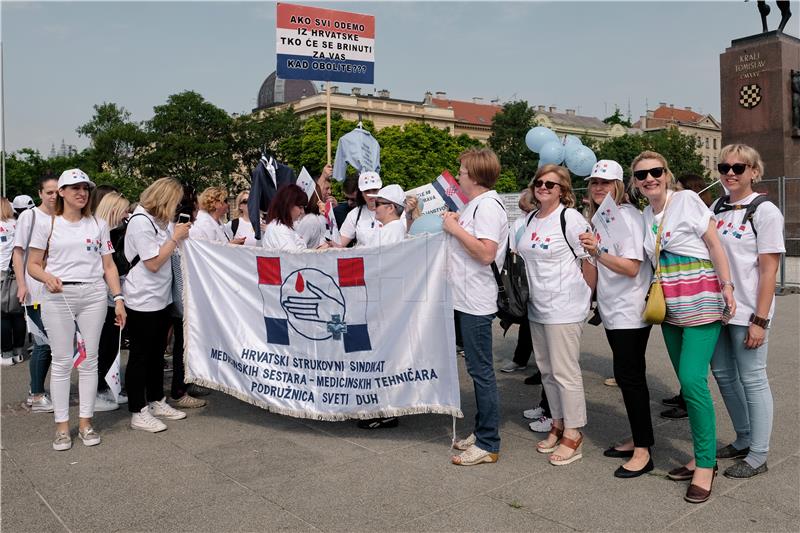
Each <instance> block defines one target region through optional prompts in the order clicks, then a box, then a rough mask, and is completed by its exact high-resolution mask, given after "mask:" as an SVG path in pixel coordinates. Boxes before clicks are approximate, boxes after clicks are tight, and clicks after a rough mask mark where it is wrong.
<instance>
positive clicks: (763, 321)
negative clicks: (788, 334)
mask: <svg viewBox="0 0 800 533" xmlns="http://www.w3.org/2000/svg"><path fill="white" fill-rule="evenodd" d="M750 323H751V324H755V325H756V326H758V327H760V328H764V329H767V328H768V327H769V319H768V318H761V317H760V316H756V314H755V313H752V314H751V315H750Z"/></svg>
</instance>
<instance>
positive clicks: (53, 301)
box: [28, 168, 126, 451]
mask: <svg viewBox="0 0 800 533" xmlns="http://www.w3.org/2000/svg"><path fill="white" fill-rule="evenodd" d="M91 188H94V183H93V182H92V181H91V180H89V176H87V175H86V174H85V173H84V172H83V171H81V170H80V169H77V168H75V169H71V170H66V171H64V172H63V173H62V174H61V177H59V179H58V197H57V198H56V206H55V213H54V215H53V216H52V217H51V219H50V223H49V224H36V226H35V227H34V229H33V235H32V236H31V242H30V253H29V256H28V271H29V272H30V275H31V276H32V277H33V278H34V279H36V280H38V281H40V282H42V283H43V284H44V285H45V288H46V292H45V293H44V295H43V302H42V321H43V322H44V327H45V329H46V330H47V337H48V339H49V340H50V349H51V350H52V358H53V359H52V364H51V366H50V393H51V394H52V398H53V408H54V412H55V422H56V436H55V440H53V449H54V450H57V451H63V450H68V449H70V448H71V447H72V438H71V437H70V432H69V388H70V374H71V373H72V367H73V354H74V353H75V347H74V345H73V341H74V340H75V336H76V334H77V331H80V334H81V335H82V336H83V346H81V344H80V343H79V344H78V352H79V353H80V354H81V357H83V356H84V354H85V359H84V360H83V361H81V362H79V363H78V391H79V397H80V412H79V417H80V418H79V422H78V436H79V437H80V439H81V440H82V441H83V444H84V445H86V446H95V445H97V444H100V435H99V434H98V433H97V432H96V431H95V430H94V428H93V427H92V417H93V416H94V402H95V397H96V394H97V351H98V345H99V342H100V332H101V330H102V329H103V322H104V321H105V317H106V285H108V288H109V289H111V293H112V294H113V295H114V314H115V317H116V324H117V327H120V328H122V327H124V326H125V320H126V310H125V306H124V298H123V297H122V291H121V290H120V284H119V274H118V273H117V267H116V265H114V261H113V260H112V258H111V254H112V253H113V252H114V249H113V248H112V246H111V238H110V236H109V230H108V225H107V224H106V222H105V221H104V220H102V219H98V218H96V217H93V216H92V215H91V212H90V206H89V191H90V189H91ZM104 279H105V283H104V282H103V280H104ZM76 328H77V330H76ZM81 348H83V350H81Z"/></svg>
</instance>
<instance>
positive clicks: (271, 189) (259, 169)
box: [247, 156, 296, 239]
mask: <svg viewBox="0 0 800 533" xmlns="http://www.w3.org/2000/svg"><path fill="white" fill-rule="evenodd" d="M270 162H272V164H273V165H275V182H276V183H273V181H272V176H270V174H269V171H268V170H267V165H269V163H270ZM250 179H251V182H250V197H249V198H248V201H247V214H248V215H250V223H251V224H252V225H253V231H254V232H255V238H256V239H260V238H261V211H264V212H267V211H269V204H270V203H271V202H272V199H273V198H274V197H275V194H277V192H278V189H279V188H281V187H283V186H284V185H289V184H290V183H294V182H295V179H296V178H295V175H294V170H292V169H291V168H289V167H288V166H286V165H284V164H283V163H281V162H280V161H278V160H276V159H274V158H272V157H268V156H262V157H261V159H260V160H259V162H258V165H256V168H254V169H253V172H252V173H251V174H250ZM276 185H277V186H276Z"/></svg>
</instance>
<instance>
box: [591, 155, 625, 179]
mask: <svg viewBox="0 0 800 533" xmlns="http://www.w3.org/2000/svg"><path fill="white" fill-rule="evenodd" d="M591 178H600V179H601V180H617V181H623V180H622V167H621V166H620V164H619V163H617V162H616V161H613V160H611V159H601V160H600V161H598V162H597V163H595V164H594V167H592V172H591V173H590V174H589V175H588V176H587V177H586V179H584V181H588V180H589V179H591Z"/></svg>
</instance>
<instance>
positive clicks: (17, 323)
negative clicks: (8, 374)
mask: <svg viewBox="0 0 800 533" xmlns="http://www.w3.org/2000/svg"><path fill="white" fill-rule="evenodd" d="M16 226H17V221H16V219H15V218H14V208H13V207H12V206H11V202H9V201H8V198H5V197H0V276H2V280H3V294H2V298H3V307H4V308H5V306H6V305H8V306H9V307H11V306H12V304H17V303H18V301H19V300H18V298H17V291H15V290H12V288H13V285H12V283H11V282H10V281H11V279H12V278H13V277H14V270H13V268H12V266H11V255H12V252H13V250H14V235H15V231H16ZM23 283H24V282H23ZM15 307H16V308H17V310H18V312H14V313H11V312H8V309H7V308H6V309H4V310H3V313H2V316H0V321H1V322H2V331H3V334H2V343H3V355H2V360H1V361H2V366H11V365H13V364H16V363H21V362H22V360H23V356H24V354H25V348H24V345H25V333H26V330H25V315H24V314H23V313H22V309H21V308H20V306H19V305H15Z"/></svg>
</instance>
